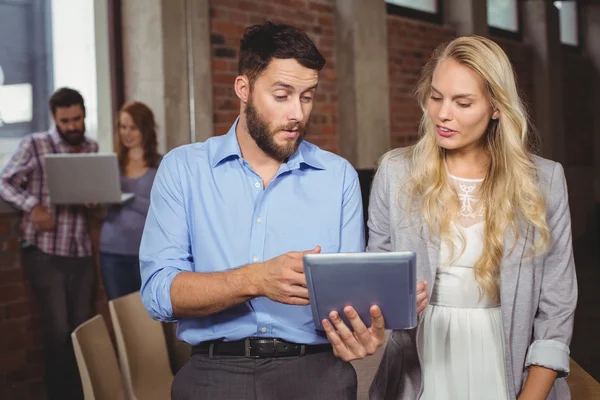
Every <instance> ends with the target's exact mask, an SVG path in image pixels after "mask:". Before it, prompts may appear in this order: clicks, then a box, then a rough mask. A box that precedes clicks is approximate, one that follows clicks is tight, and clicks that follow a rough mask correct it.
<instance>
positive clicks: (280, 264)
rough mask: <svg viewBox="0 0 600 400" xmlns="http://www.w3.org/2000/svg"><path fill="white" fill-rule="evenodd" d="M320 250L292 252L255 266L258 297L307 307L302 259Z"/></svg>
mask: <svg viewBox="0 0 600 400" xmlns="http://www.w3.org/2000/svg"><path fill="white" fill-rule="evenodd" d="M320 252H321V248H320V247H319V246H317V247H315V248H314V249H312V250H309V251H303V252H300V251H292V252H289V253H285V254H282V255H280V256H278V257H275V258H272V259H270V260H269V261H266V262H264V263H261V264H257V265H256V267H257V275H256V277H255V278H256V285H257V287H258V293H259V295H260V296H266V297H268V298H269V299H271V300H273V301H277V302H279V303H284V304H292V305H298V306H305V305H308V304H309V303H310V302H309V300H308V289H307V288H306V276H305V275H304V263H303V262H302V257H303V256H304V255H305V254H315V253H320Z"/></svg>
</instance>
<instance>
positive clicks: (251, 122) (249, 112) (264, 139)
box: [244, 99, 308, 162]
mask: <svg viewBox="0 0 600 400" xmlns="http://www.w3.org/2000/svg"><path fill="white" fill-rule="evenodd" d="M244 114H245V115H246V126H247V127H248V133H250V136H252V139H254V141H255V142H256V145H257V146H258V147H259V148H260V149H261V150H262V151H263V152H264V153H265V154H267V155H268V156H270V157H272V158H274V159H275V160H277V161H280V162H285V161H287V159H288V158H290V157H291V156H292V155H293V154H294V153H295V152H296V150H298V147H300V143H302V140H303V139H304V137H305V136H306V133H307V132H308V122H307V123H306V124H302V123H300V122H292V123H289V124H287V125H280V126H277V127H276V128H274V129H272V130H270V129H269V124H268V123H267V122H266V121H265V120H264V119H263V118H262V117H261V116H260V115H259V114H258V111H257V110H256V108H254V104H253V103H252V99H250V100H248V103H246V109H245V110H244ZM294 129H298V136H297V137H296V138H295V139H293V140H288V141H287V143H286V144H284V145H280V144H278V143H277V142H276V141H275V135H276V134H277V133H278V132H281V131H286V130H294Z"/></svg>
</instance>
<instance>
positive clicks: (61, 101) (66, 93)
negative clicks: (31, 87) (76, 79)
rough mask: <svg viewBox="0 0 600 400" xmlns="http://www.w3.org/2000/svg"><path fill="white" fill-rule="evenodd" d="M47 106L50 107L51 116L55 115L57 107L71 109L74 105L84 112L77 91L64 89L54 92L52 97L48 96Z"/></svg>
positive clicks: (81, 100) (81, 99)
mask: <svg viewBox="0 0 600 400" xmlns="http://www.w3.org/2000/svg"><path fill="white" fill-rule="evenodd" d="M48 105H49V106H50V111H51V112H52V115H56V109H57V108H59V107H71V106H75V105H80V106H81V108H82V109H83V111H84V112H85V104H84V102H83V96H81V94H80V93H79V92H78V91H77V90H74V89H70V88H66V87H64V88H60V89H58V90H56V91H55V92H54V93H53V94H52V96H50V100H49V101H48Z"/></svg>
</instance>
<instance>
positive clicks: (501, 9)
mask: <svg viewBox="0 0 600 400" xmlns="http://www.w3.org/2000/svg"><path fill="white" fill-rule="evenodd" d="M487 20H488V25H489V26H491V27H494V28H499V29H504V30H506V31H511V32H518V31H519V18H518V9H517V0H487Z"/></svg>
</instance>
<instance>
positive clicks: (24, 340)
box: [0, 213, 111, 400]
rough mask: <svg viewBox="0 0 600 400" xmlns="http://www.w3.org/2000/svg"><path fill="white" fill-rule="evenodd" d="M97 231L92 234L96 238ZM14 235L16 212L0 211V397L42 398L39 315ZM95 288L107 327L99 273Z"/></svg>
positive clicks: (97, 309)
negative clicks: (3, 212) (2, 212)
mask: <svg viewBox="0 0 600 400" xmlns="http://www.w3.org/2000/svg"><path fill="white" fill-rule="evenodd" d="M97 234H98V232H97V231H94V232H93V233H92V235H93V236H94V237H96V238H97ZM18 237H19V230H18V215H17V214H16V213H8V214H1V213H0V399H7V400H8V399H11V400H13V399H14V400H21V399H23V400H25V399H31V400H43V399H44V398H45V387H44V384H43V374H44V365H43V355H42V332H41V324H40V317H39V313H38V311H37V306H36V304H35V302H34V300H33V296H32V294H31V290H30V287H29V280H28V278H27V274H26V273H25V270H24V268H23V267H22V264H21V255H20V250H19V239H18ZM95 242H96V243H97V239H95ZM98 275H99V274H98ZM97 290H98V292H97V301H96V312H97V313H101V314H102V315H103V316H104V319H105V321H106V323H107V324H108V325H109V329H110V328H111V323H110V317H109V314H108V304H107V302H106V298H105V296H104V287H103V286H102V282H101V280H100V277H99V276H98V286H97Z"/></svg>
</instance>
